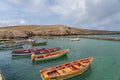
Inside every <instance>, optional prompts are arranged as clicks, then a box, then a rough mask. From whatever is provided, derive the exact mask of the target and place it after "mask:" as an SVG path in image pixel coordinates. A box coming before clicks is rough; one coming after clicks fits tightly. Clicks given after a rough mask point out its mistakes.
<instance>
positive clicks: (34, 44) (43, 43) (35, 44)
mask: <svg viewBox="0 0 120 80" xmlns="http://www.w3.org/2000/svg"><path fill="white" fill-rule="evenodd" d="M46 44H47V42H40V43H33V44H32V46H43V45H46Z"/></svg>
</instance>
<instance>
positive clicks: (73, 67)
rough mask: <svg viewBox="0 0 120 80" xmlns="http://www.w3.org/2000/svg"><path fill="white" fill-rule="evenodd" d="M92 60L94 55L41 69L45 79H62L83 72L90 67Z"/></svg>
mask: <svg viewBox="0 0 120 80" xmlns="http://www.w3.org/2000/svg"><path fill="white" fill-rule="evenodd" d="M92 61H93V57H89V58H84V59H81V60H76V61H72V62H68V63H65V64H60V65H58V66H55V67H51V68H47V69H43V70H40V74H41V77H42V79H43V80H62V79H66V78H70V77H73V76H76V75H79V74H82V73H83V72H85V71H86V70H87V69H88V68H89V66H90V64H91V63H92Z"/></svg>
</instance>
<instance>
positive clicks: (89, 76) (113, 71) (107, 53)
mask: <svg viewBox="0 0 120 80" xmlns="http://www.w3.org/2000/svg"><path fill="white" fill-rule="evenodd" d="M37 40H38V41H40V39H39V38H38V39H37ZM28 47H29V46H28V45H25V46H24V48H28ZM42 47H46V48H50V47H61V48H62V49H65V48H69V49H70V52H69V53H68V55H67V56H64V57H61V58H60V59H56V60H51V61H44V62H38V63H34V64H33V63H32V61H31V59H30V57H12V56H11V54H10V53H11V51H12V50H8V51H0V68H1V69H2V72H3V74H4V75H5V77H6V79H7V80H42V79H41V77H40V74H39V70H40V69H44V68H48V67H52V66H56V65H59V64H62V63H66V62H69V61H73V60H77V59H82V58H85V57H91V56H93V57H94V61H93V63H92V65H91V66H90V68H89V69H88V70H87V71H86V72H85V73H83V74H82V75H78V76H75V77H73V78H69V79H66V80H120V62H119V61H120V58H119V57H120V42H117V41H104V40H94V39H82V38H81V39H80V41H70V38H63V37H62V38H54V39H53V40H48V45H46V46H42Z"/></svg>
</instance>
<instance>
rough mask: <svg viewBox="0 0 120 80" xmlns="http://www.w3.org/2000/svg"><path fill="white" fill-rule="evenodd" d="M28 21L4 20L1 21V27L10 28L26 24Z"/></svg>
mask: <svg viewBox="0 0 120 80" xmlns="http://www.w3.org/2000/svg"><path fill="white" fill-rule="evenodd" d="M26 23H27V21H26V20H23V19H18V20H12V19H11V20H2V21H0V24H1V25H5V26H8V25H21V24H26Z"/></svg>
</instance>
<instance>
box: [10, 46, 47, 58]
mask: <svg viewBox="0 0 120 80" xmlns="http://www.w3.org/2000/svg"><path fill="white" fill-rule="evenodd" d="M43 49H45V48H42V49H41V48H32V49H26V50H13V51H12V52H11V54H12V56H16V55H31V51H40V50H43Z"/></svg>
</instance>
